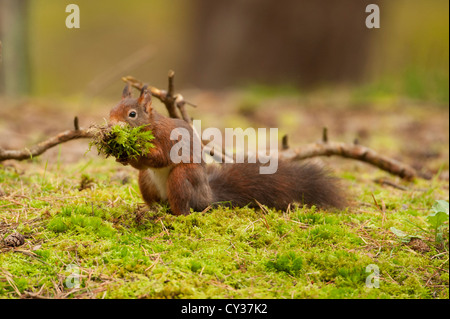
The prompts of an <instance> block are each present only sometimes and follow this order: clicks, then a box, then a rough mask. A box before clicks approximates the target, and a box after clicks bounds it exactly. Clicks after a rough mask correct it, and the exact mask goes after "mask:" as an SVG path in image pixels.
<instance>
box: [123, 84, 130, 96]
mask: <svg viewBox="0 0 450 319" xmlns="http://www.w3.org/2000/svg"><path fill="white" fill-rule="evenodd" d="M128 97H131V86H130V83H127V85H126V86H125V88H124V89H123V91H122V100H123V99H126V98H128Z"/></svg>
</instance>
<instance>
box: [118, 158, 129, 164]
mask: <svg viewBox="0 0 450 319" xmlns="http://www.w3.org/2000/svg"><path fill="white" fill-rule="evenodd" d="M116 162H117V163H120V164H122V165H124V166H127V165H128V164H129V162H128V160H127V159H123V158H116Z"/></svg>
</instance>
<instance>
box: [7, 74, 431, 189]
mask: <svg viewBox="0 0 450 319" xmlns="http://www.w3.org/2000/svg"><path fill="white" fill-rule="evenodd" d="M168 77H169V85H168V90H167V91H165V90H160V89H158V88H155V87H152V86H147V88H148V89H149V90H150V91H151V93H152V95H153V96H154V97H156V98H158V99H159V100H160V101H161V102H162V103H164V105H165V106H166V109H167V112H168V113H169V116H170V117H172V118H178V119H183V120H185V121H186V122H188V123H189V124H191V125H192V121H191V118H190V117H189V115H188V113H187V111H186V109H185V106H186V104H190V105H193V104H192V103H189V102H186V101H185V100H184V98H183V96H182V95H181V94H175V93H174V83H173V80H174V72H173V71H170V72H169V76H168ZM122 80H123V81H124V82H127V83H129V84H130V85H131V86H133V87H134V88H136V89H138V90H141V89H142V88H143V87H144V85H145V83H143V82H141V81H139V80H137V79H135V78H133V77H131V76H127V77H123V78H122ZM193 106H195V105H193ZM74 126H75V129H74V130H69V131H65V132H62V133H60V134H58V135H56V136H54V137H51V138H49V139H48V140H46V141H43V142H41V143H39V144H36V145H34V146H32V147H30V148H24V149H21V150H5V149H2V148H0V162H1V161H4V160H7V159H14V160H25V159H30V158H32V157H36V156H39V155H40V154H42V153H44V152H45V151H46V150H48V149H49V148H52V147H54V146H56V145H58V144H61V143H65V142H68V141H70V140H74V139H80V138H91V137H92V132H91V131H89V130H86V129H80V128H79V126H78V118H77V117H75V119H74ZM202 144H203V152H207V153H208V154H210V155H211V156H213V157H214V158H215V159H216V160H217V161H219V162H221V163H224V162H226V161H225V159H226V158H229V156H227V155H226V154H225V153H224V151H223V150H222V153H221V154H213V153H212V150H213V148H212V147H211V148H209V147H206V146H205V145H204V143H203V141H202ZM208 145H209V144H208ZM332 155H334V156H341V157H344V158H350V159H355V160H359V161H362V162H365V163H368V164H371V165H374V166H376V167H378V168H380V169H382V170H384V171H387V172H389V173H391V174H393V175H397V176H400V177H401V178H404V179H407V180H412V179H414V178H415V177H421V178H425V179H429V176H427V175H425V174H421V173H419V172H417V171H416V170H415V169H414V168H412V167H411V166H409V165H407V164H404V163H401V162H399V161H397V160H394V159H392V158H389V157H387V156H384V155H381V154H379V153H377V152H375V151H374V150H372V149H370V148H367V147H365V146H362V145H359V144H357V143H354V144H347V143H340V142H330V141H329V139H328V134H327V129H326V128H324V130H323V135H322V142H319V143H312V144H308V145H304V146H302V147H299V148H296V149H290V148H289V146H288V142H287V136H284V137H283V141H282V151H280V152H279V156H280V158H281V159H284V160H303V159H307V158H312V157H316V156H332Z"/></svg>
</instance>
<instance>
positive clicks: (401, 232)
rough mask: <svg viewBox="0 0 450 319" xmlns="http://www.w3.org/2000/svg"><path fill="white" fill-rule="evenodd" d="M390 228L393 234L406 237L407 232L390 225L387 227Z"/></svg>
mask: <svg viewBox="0 0 450 319" xmlns="http://www.w3.org/2000/svg"><path fill="white" fill-rule="evenodd" d="M389 229H390V230H391V232H393V233H394V235H395V236H397V237H399V238H405V237H408V236H409V235H408V234H407V233H405V232H404V231H402V230H400V229H397V228H395V227H391V228H389Z"/></svg>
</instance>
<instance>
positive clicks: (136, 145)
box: [89, 124, 155, 160]
mask: <svg viewBox="0 0 450 319" xmlns="http://www.w3.org/2000/svg"><path fill="white" fill-rule="evenodd" d="M91 131H92V133H93V137H92V141H91V142H90V143H89V149H90V148H91V147H92V145H95V147H96V148H97V150H98V153H99V155H100V154H103V155H105V157H109V156H114V157H115V158H117V159H119V160H127V159H135V158H137V157H140V156H145V155H147V154H148V153H149V152H150V149H151V148H153V147H155V146H154V145H153V143H151V142H150V141H151V140H153V139H154V138H155V137H154V136H153V133H152V131H151V130H146V129H145V125H144V126H138V127H131V126H129V125H128V124H127V125H114V126H108V125H103V126H94V127H92V128H91Z"/></svg>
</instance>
